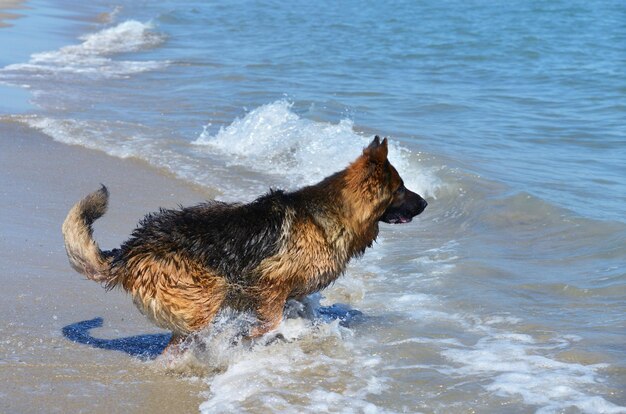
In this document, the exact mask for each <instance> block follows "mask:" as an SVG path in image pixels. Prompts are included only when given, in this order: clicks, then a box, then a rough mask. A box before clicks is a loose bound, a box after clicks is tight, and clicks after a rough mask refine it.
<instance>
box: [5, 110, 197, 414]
mask: <svg viewBox="0 0 626 414" xmlns="http://www.w3.org/2000/svg"><path fill="white" fill-rule="evenodd" d="M0 177H1V178H0V180H1V181H2V182H1V185H0V188H2V198H1V199H0V200H1V201H0V203H1V204H2V210H3V214H2V217H1V218H0V228H1V229H2V233H1V235H0V281H1V282H2V288H3V290H4V293H3V300H2V302H1V304H0V313H1V315H2V316H0V336H1V337H2V341H0V400H2V401H3V403H2V408H3V410H6V411H7V412H22V413H28V412H39V411H41V410H42V409H43V410H44V411H47V412H93V413H109V412H117V411H119V410H120V409H121V408H122V407H126V408H128V409H129V411H132V412H195V411H197V409H198V406H199V405H200V403H201V402H202V399H201V397H200V393H201V391H204V390H205V389H206V386H205V385H204V384H203V383H202V382H201V381H195V382H194V381H191V380H185V379H181V378H177V377H174V376H172V375H166V374H165V373H164V372H163V370H162V368H159V367H160V363H159V362H158V361H156V362H153V361H149V362H144V361H142V360H140V359H139V358H137V357H135V356H133V354H132V350H129V349H127V348H125V346H116V344H118V345H119V344H120V343H124V340H128V339H133V338H135V339H136V338H148V340H147V341H144V342H145V343H140V344H139V345H137V346H138V347H139V348H138V352H139V353H141V352H142V351H143V350H144V349H143V348H142V347H145V350H148V348H149V346H150V344H152V345H151V346H153V347H155V346H156V347H157V348H158V347H159V346H160V342H159V341H161V342H163V341H164V340H166V339H169V333H167V332H165V331H163V330H160V329H158V328H156V327H154V326H153V325H152V324H151V323H150V322H148V321H147V320H146V319H145V318H144V317H143V316H142V315H141V314H140V313H139V311H138V310H137V309H136V308H135V307H134V305H133V304H132V300H131V299H130V297H128V296H127V295H126V294H125V293H123V292H120V291H111V292H105V291H104V289H102V288H101V287H100V286H99V285H98V284H97V283H93V282H91V281H88V280H86V279H85V278H84V277H83V276H82V275H79V274H77V273H76V272H75V271H73V270H72V269H71V268H70V266H69V264H68V263H67V258H66V255H65V251H64V248H63V240H62V235H61V231H60V226H61V223H62V221H63V219H64V217H65V214H66V213H67V211H68V210H69V208H70V207H71V206H72V205H73V204H74V203H75V202H76V201H78V200H79V199H80V198H81V197H83V196H84V195H86V194H87V193H89V192H91V191H93V190H95V189H97V188H98V187H99V185H100V183H101V182H102V183H105V184H106V185H107V186H108V188H109V190H110V191H111V200H110V208H109V211H108V213H107V214H106V215H105V216H104V217H102V219H100V220H98V222H97V223H96V225H95V238H96V239H97V240H98V242H99V243H100V245H101V246H102V247H103V248H104V249H108V248H112V247H117V246H118V245H119V243H121V242H122V241H123V240H125V239H126V238H127V237H128V235H129V234H130V232H131V231H132V229H133V228H134V226H135V225H136V223H137V221H138V220H139V219H140V218H142V217H143V215H144V214H146V213H148V212H150V211H155V210H156V209H157V208H159V207H161V206H162V207H176V206H177V205H178V204H179V203H180V204H183V205H189V204H195V203H198V202H201V201H204V200H205V199H206V198H207V194H206V193H203V192H201V191H199V190H198V189H197V188H193V187H192V186H190V185H188V184H186V183H184V182H182V181H180V180H177V179H175V178H172V177H168V176H166V175H163V174H161V173H160V172H159V171H157V170H155V169H153V168H150V167H148V166H146V165H143V164H142V163H140V162H137V161H134V160H128V159H127V160H122V159H117V158H113V157H110V156H108V155H105V154H103V153H100V152H97V151H93V150H88V149H84V148H81V147H77V146H68V145H66V144H61V143H58V142H55V141H53V140H52V139H51V138H49V137H47V136H46V135H44V134H42V133H40V132H38V131H35V130H32V129H30V128H28V127H26V126H23V125H21V124H17V123H14V122H0ZM95 318H102V319H103V324H102V327H98V326H97V323H95V324H92V325H93V327H94V329H91V330H90V331H89V330H87V329H85V330H84V332H82V334H87V335H89V336H90V338H91V339H90V341H91V342H92V343H91V344H87V343H84V341H83V343H79V342H80V340H76V338H73V337H72V335H68V328H72V327H76V326H81V325H80V324H81V323H82V324H83V325H82V326H85V323H88V322H89V321H92V322H93V321H94V319H95ZM144 335H151V336H150V337H144ZM120 341H121V342H120ZM127 342H128V341H127ZM109 345H110V346H109ZM103 348H104V349H103ZM156 353H158V349H157V352H156ZM129 354H130V355H129ZM153 354H154V352H153ZM153 356H154V355H153ZM203 385H204V386H203ZM65 396H67V397H65Z"/></svg>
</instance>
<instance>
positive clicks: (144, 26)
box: [0, 20, 168, 82]
mask: <svg viewBox="0 0 626 414" xmlns="http://www.w3.org/2000/svg"><path fill="white" fill-rule="evenodd" d="M153 29H154V27H153V26H152V24H151V23H142V22H138V21H135V20H127V21H125V22H122V23H120V24H118V25H116V26H113V27H110V28H106V29H103V30H100V31H98V32H95V33H91V34H87V35H85V36H81V37H80V38H79V39H80V40H82V43H80V44H77V45H68V46H64V47H62V48H60V49H58V50H53V51H47V52H40V53H34V54H32V55H31V57H30V60H29V61H28V62H26V63H17V64H12V65H8V66H6V67H4V68H2V69H0V79H2V78H3V77H4V78H5V79H6V80H7V81H11V80H12V79H14V77H15V76H19V78H20V79H21V78H23V77H26V76H27V74H31V75H32V76H36V75H41V74H45V75H47V76H50V75H62V74H73V75H82V76H89V77H92V78H117V77H125V76H129V75H132V74H135V73H140V72H145V71H150V70H156V69H160V68H163V67H165V66H167V64H168V62H166V61H153V60H146V61H138V60H115V59H113V58H111V57H109V56H112V55H116V54H121V53H128V52H139V51H142V50H147V49H150V48H154V47H156V46H158V45H160V44H161V43H163V41H164V37H163V35H161V34H159V33H156V32H155V31H154V30H153ZM3 73H4V74H5V76H2V74H3ZM7 75H8V76H7ZM22 82H24V80H22Z"/></svg>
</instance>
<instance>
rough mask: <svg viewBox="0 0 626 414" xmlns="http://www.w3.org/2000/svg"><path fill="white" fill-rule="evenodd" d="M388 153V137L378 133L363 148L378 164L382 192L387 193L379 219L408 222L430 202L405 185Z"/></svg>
mask: <svg viewBox="0 0 626 414" xmlns="http://www.w3.org/2000/svg"><path fill="white" fill-rule="evenodd" d="M387 154H388V148H387V138H385V139H383V140H382V141H381V140H380V137H379V136H378V135H377V136H376V137H375V138H374V140H373V141H372V143H371V144H370V145H369V146H368V147H367V148H365V149H364V150H363V155H364V156H365V157H368V158H369V159H370V160H371V161H372V162H374V163H375V164H377V165H378V168H377V170H378V171H379V174H380V175H381V177H380V178H381V179H380V184H381V185H382V186H383V191H382V192H383V193H384V194H385V195H386V196H385V197H384V200H385V203H387V204H386V206H385V210H384V212H383V214H382V215H381V216H380V218H379V219H378V220H379V221H383V222H385V223H392V224H399V223H408V222H410V221H411V220H412V219H413V217H415V216H417V215H418V214H420V213H421V212H422V211H424V209H425V208H426V206H427V205H428V203H427V202H426V200H424V199H423V198H422V197H421V196H420V195H419V194H417V193H414V192H413V191H411V190H409V189H408V188H406V187H405V186H404V181H403V180H402V178H401V177H400V174H398V171H397V170H396V169H395V167H394V166H393V165H391V163H390V162H389V160H388V159H387Z"/></svg>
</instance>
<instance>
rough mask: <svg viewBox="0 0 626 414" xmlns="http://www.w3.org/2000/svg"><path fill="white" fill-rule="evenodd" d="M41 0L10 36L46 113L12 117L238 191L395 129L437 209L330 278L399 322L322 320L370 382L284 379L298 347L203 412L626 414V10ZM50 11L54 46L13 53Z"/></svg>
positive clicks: (236, 364) (230, 370)
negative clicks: (330, 323)
mask: <svg viewBox="0 0 626 414" xmlns="http://www.w3.org/2000/svg"><path fill="white" fill-rule="evenodd" d="M32 4H33V6H34V7H33V9H34V11H32V12H30V14H29V16H27V17H25V18H23V19H22V20H21V21H19V20H18V21H16V26H15V28H13V29H12V30H4V31H2V30H0V44H2V45H7V46H6V47H8V48H9V49H10V50H11V52H10V53H7V54H5V55H4V56H2V57H0V64H2V65H3V66H4V69H2V70H1V71H0V81H2V82H4V83H7V84H11V85H21V86H22V87H26V88H27V90H29V91H31V101H32V105H33V109H32V110H31V111H30V115H26V116H25V115H23V113H24V108H23V107H22V106H20V109H19V110H18V109H17V108H14V109H13V110H7V109H6V108H5V106H0V109H1V110H2V111H3V112H4V113H5V114H7V115H5V117H4V118H3V119H5V120H6V119H9V118H10V119H11V120H13V121H18V122H22V123H25V124H27V125H29V126H31V127H33V128H35V129H38V130H41V131H43V132H44V133H46V134H48V135H50V136H51V137H53V138H54V139H56V140H59V141H62V142H66V143H69V144H77V145H82V146H85V147H88V148H94V149H98V150H101V151H104V152H106V153H108V154H110V155H113V156H118V157H137V158H140V159H143V160H145V161H147V162H149V163H151V164H152V165H154V166H156V167H159V168H165V169H167V170H169V171H170V172H172V173H174V174H175V175H177V176H178V177H180V178H182V179H184V180H187V181H190V182H194V183H196V184H200V185H202V186H206V187H210V188H212V189H214V190H216V191H218V192H219V193H220V197H221V198H223V199H251V198H253V197H254V196H255V195H257V194H259V193H260V192H263V191H265V189H266V188H267V187H269V186H276V185H278V186H283V187H287V188H295V187H297V186H299V185H302V184H304V183H308V182H315V181H316V180H318V179H320V178H321V177H323V176H325V175H327V174H329V173H331V172H333V171H335V170H337V169H339V168H342V167H343V166H345V165H346V164H347V163H348V162H349V161H350V160H351V159H353V158H354V157H355V156H356V155H358V153H359V151H360V148H362V147H363V145H365V144H366V143H367V141H368V140H369V139H371V136H372V135H373V134H375V133H376V134H381V135H385V136H390V137H391V139H392V142H393V147H392V152H391V155H390V158H391V160H392V162H393V163H394V164H395V165H397V166H398V167H399V170H400V172H401V173H402V174H403V175H404V177H405V181H406V182H407V185H409V186H410V187H411V188H413V189H415V190H417V191H419V192H420V193H422V194H423V195H424V196H426V197H427V199H428V200H429V203H430V206H429V209H428V210H427V212H426V213H425V215H424V216H423V218H422V220H421V221H418V224H416V225H415V226H413V227H406V228H401V229H397V228H393V229H390V228H388V227H385V228H383V231H382V233H381V237H382V241H381V242H380V243H379V244H380V246H377V247H376V248H375V249H374V250H373V252H371V253H368V254H367V255H366V257H365V258H364V260H363V261H362V262H359V264H356V265H354V266H353V267H352V268H351V270H350V272H349V275H348V276H347V277H346V281H344V282H338V285H337V286H336V287H334V288H333V289H334V290H331V291H330V292H329V293H327V299H328V300H330V301H331V302H332V301H337V302H342V303H346V302H347V303H348V305H350V306H352V307H354V308H358V309H359V310H360V311H362V312H364V313H365V314H366V315H367V314H369V315H372V314H373V315H377V317H379V318H380V320H382V321H383V322H378V323H379V325H376V323H374V324H373V325H374V327H373V328H372V327H370V328H366V327H363V328H359V327H354V328H352V327H351V328H345V327H343V328H337V329H339V331H332V330H331V331H332V332H330V333H329V332H325V333H320V332H317V331H315V332H314V333H311V331H310V330H307V329H309V328H302V327H300V328H301V329H304V332H305V334H303V335H304V336H305V337H307V335H309V336H312V337H313V340H312V343H313V344H315V343H318V342H320V341H322V340H327V341H328V340H332V341H335V340H337V337H339V338H340V340H339V342H340V343H341V344H342V345H340V346H339V351H338V352H339V353H340V354H342V355H343V354H344V353H345V354H346V355H347V354H350V355H351V356H350V357H347V356H346V357H345V359H341V358H340V357H336V358H339V359H340V360H341V361H344V362H345V361H348V362H346V364H347V366H352V368H355V367H357V368H358V366H363V364H365V366H366V369H365V370H364V373H363V372H359V370H358V369H354V370H353V369H352V368H345V367H344V368H345V369H344V368H342V369H339V368H337V370H338V372H334V371H332V370H331V369H330V368H329V367H326V368H328V370H330V371H332V372H331V373H328V375H327V376H324V375H322V374H319V373H317V371H315V373H311V372H310V371H306V370H304V371H303V370H298V369H297V368H293V369H292V370H288V371H286V372H282V374H284V378H283V377H281V376H280V375H279V374H280V372H279V371H278V372H277V371H276V370H275V365H276V364H288V363H289V362H288V361H289V360H290V359H289V358H292V359H291V360H296V361H298V363H300V364H302V365H303V366H306V367H309V368H310V369H312V370H313V368H312V367H314V366H315V367H318V365H315V364H316V362H314V361H313V360H312V359H307V357H306V356H304V354H302V353H301V351H302V349H301V348H300V347H299V345H298V344H297V343H296V344H295V345H294V344H292V345H291V346H286V347H285V349H282V348H281V352H284V355H283V354H281V355H283V357H284V359H285V360H282V359H280V357H278V356H276V355H274V354H273V352H274V351H273V350H272V349H270V350H269V351H268V350H261V351H258V352H257V353H253V354H245V355H241V354H236V355H234V356H233V355H231V356H230V357H228V358H226V361H224V360H221V362H220V363H219V364H218V365H220V364H222V365H220V369H222V370H224V371H223V372H222V373H221V374H220V375H216V376H215V377H208V378H206V382H207V384H208V386H209V389H210V390H211V393H210V394H209V397H207V400H206V402H205V404H203V406H202V407H201V408H202V409H203V410H204V411H206V412H212V411H220V410H226V409H229V410H230V409H237V410H251V411H254V410H252V409H250V407H251V406H254V404H255V403H256V404H261V403H263V404H264V403H267V401H266V400H264V399H263V398H261V397H260V396H259V392H260V393H261V394H262V393H267V394H269V395H272V396H275V397H276V398H277V399H276V400H275V401H274V402H275V404H276V405H275V406H271V407H270V408H268V407H266V406H264V405H263V404H261V405H260V406H262V407H265V408H267V409H269V410H274V411H279V409H278V408H276V407H283V409H284V410H286V411H290V410H291V411H293V412H298V410H311V411H313V410H323V409H324V404H331V406H332V403H330V402H329V401H331V402H332V401H335V403H336V404H340V405H341V404H343V406H348V407H353V408H354V410H355V411H356V412H360V411H366V410H370V409H371V410H379V411H381V412H384V411H385V410H387V411H391V412H393V411H399V412H401V411H405V412H406V411H408V412H415V411H426V412H430V411H436V412H442V413H447V412H465V411H463V409H465V408H467V409H475V410H476V411H478V412H502V407H507V406H508V407H511V409H512V411H511V412H527V411H531V412H532V411H537V412H590V413H595V412H616V413H617V412H626V409H624V408H623V407H621V406H623V405H625V404H626V395H624V391H623V390H624V388H625V387H626V376H625V375H624V372H626V371H625V370H626V352H625V351H626V349H625V348H624V343H626V335H625V329H624V328H625V323H626V319H625V317H624V315H625V311H626V308H625V303H626V265H625V263H626V122H624V120H626V3H624V2H622V1H605V2H583V1H567V2H566V1H551V2H532V1H528V2H477V1H463V2H460V1H445V2H411V1H398V2H393V4H388V3H385V2H357V1H343V2H279V1H257V2H254V1H236V2H235V1H233V2H226V3H221V2H218V3H205V2H203V1H161V2H158V3H156V2H131V1H118V2H115V3H114V4H111V3H108V2H101V1H94V2H90V3H89V4H80V3H77V2H74V1H73V0H64V1H63V2H61V3H59V4H51V3H48V2H45V1H34V2H32ZM47 10H53V11H54V12H50V13H47V12H44V11H47ZM68 10H72V12H71V13H70V12H68ZM102 13H108V14H107V15H101V14H102ZM41 14H43V15H45V16H47V17H48V18H47V20H45V22H44V23H45V24H44V23H38V24H37V27H38V29H37V30H38V31H39V32H38V35H39V37H38V38H39V39H44V38H46V37H47V36H49V37H50V42H49V43H48V44H46V42H44V41H40V42H38V43H37V42H33V43H32V44H31V43H29V42H26V41H25V40H24V42H26V43H23V44H27V45H28V47H27V49H28V53H25V52H24V50H17V49H12V48H11V47H10V41H11V39H12V38H13V39H22V40H23V39H27V38H28V39H30V38H31V36H32V33H33V32H32V30H33V26H29V24H32V23H33V21H30V22H29V19H31V18H32V19H35V21H37V22H38V20H37V19H38V17H37V16H41ZM50 14H52V15H53V17H50ZM96 16H99V17H98V18H96ZM41 52H45V53H43V54H42V53H41ZM37 53H39V54H37ZM0 91H1V90H0ZM103 181H106V177H103ZM342 280H343V279H342ZM354 292H356V293H354ZM289 326H291V325H289ZM300 328H298V329H300ZM285 329H288V327H286V328H285ZM294 329H295V328H294ZM298 329H296V331H297V332H300V333H301V332H303V331H302V330H298ZM307 332H308V333H307ZM346 332H347V333H346ZM296 337H297V335H296ZM307 338H308V337H307ZM329 338H330V339H329ZM309 339H310V338H309ZM305 342H306V341H305ZM307 346H309V347H310V346H313V347H314V348H315V345H310V344H309V345H307ZM313 354H314V355H316V356H317V357H320V358H322V359H324V358H329V361H334V363H337V361H336V360H335V359H333V358H335V357H334V356H332V355H331V354H329V353H328V352H326V351H325V350H323V349H318V348H315V351H314V352H313ZM371 355H380V357H371ZM329 364H330V363H329ZM209 365H211V364H210V363H209ZM331 365H332V364H331ZM224 367H226V368H224ZM249 367H253V368H254V369H257V370H258V371H259V372H262V373H263V374H264V375H266V376H267V377H268V378H272V381H274V382H271V381H270V383H267V382H264V381H262V380H259V381H258V382H253V384H252V385H250V384H247V383H242V382H241V379H240V374H242V373H246V374H250V373H249V372H248V371H246V370H247V369H249ZM309 368H307V369H309ZM326 368H325V369H326ZM305 371H306V372H305ZM283 381H284V382H283ZM290 381H291V382H293V383H297V384H300V385H301V387H302V389H303V390H306V391H302V395H304V394H307V393H308V395H309V396H308V397H306V398H304V397H303V396H302V395H297V392H295V391H293V390H292V391H293V392H294V394H289V395H285V394H283V392H284V389H285V388H288V385H289V382H290ZM315 381H317V382H315ZM363 381H365V383H363ZM313 382H315V383H316V384H322V385H319V386H313V385H311V384H312V383H313ZM305 384H308V385H305ZM332 384H342V385H341V387H339V388H342V389H344V393H343V394H342V395H341V396H340V395H339V394H341V393H336V392H334V391H332V390H333V389H335V388H334V386H333V385H332ZM407 384H413V386H409V385H407ZM247 386H250V387H248V388H246V387H247ZM440 386H441V387H443V389H446V390H447V391H446V392H443V391H441V389H440V388H438V387H440ZM238 389H239V390H240V391H241V390H245V391H241V393H242V395H243V397H242V400H238V401H239V402H238V403H237V404H235V403H233V402H232V401H229V400H228V398H226V397H224V395H226V396H229V395H231V396H232V395H234V394H233V393H236V391H237V390H238ZM255 390H256V392H255ZM259 390H261V391H259ZM346 390H347V391H346ZM218 392H221V393H223V395H221V396H218ZM475 395H477V396H478V397H476V398H474V396H475ZM279 396H280V398H279ZM276 401H279V403H278V402H276ZM229 404H230V405H229ZM281 404H282V405H281ZM346 404H347V405H346ZM350 404H352V405H350ZM336 407H337V405H335V408H336ZM327 408H328V407H327ZM359 410H360V411H359ZM331 411H332V409H331ZM335 411H340V410H335Z"/></svg>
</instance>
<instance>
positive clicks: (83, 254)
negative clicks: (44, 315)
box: [62, 185, 111, 283]
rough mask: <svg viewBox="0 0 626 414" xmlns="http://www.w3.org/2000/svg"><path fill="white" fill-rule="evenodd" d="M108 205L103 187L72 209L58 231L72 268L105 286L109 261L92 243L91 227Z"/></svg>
mask: <svg viewBox="0 0 626 414" xmlns="http://www.w3.org/2000/svg"><path fill="white" fill-rule="evenodd" d="M108 202H109V191H108V190H107V188H106V187H105V186H104V185H103V186H102V188H100V189H99V190H98V191H95V192H93V193H91V194H89V195H88V196H87V197H85V198H83V199H82V200H80V201H79V202H78V203H76V204H75V205H74V207H72V209H71V210H70V212H69V213H68V214H67V217H66V218H65V221H64V222H63V227H62V230H63V238H64V239H65V250H66V251H67V257H68V258H69V259H70V264H71V265H72V267H73V268H74V269H75V270H76V271H78V272H79V273H82V274H84V275H85V276H87V277H88V278H89V279H91V280H95V281H96V282H105V283H106V282H108V281H109V279H110V278H111V276H110V272H109V260H108V259H107V257H106V255H105V254H104V253H103V252H102V250H100V247H98V243H96V241H95V240H94V239H93V229H92V228H91V225H92V224H93V222H94V221H96V220H97V219H99V218H100V217H102V215H103V214H104V213H105V212H106V210H107V205H108Z"/></svg>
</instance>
